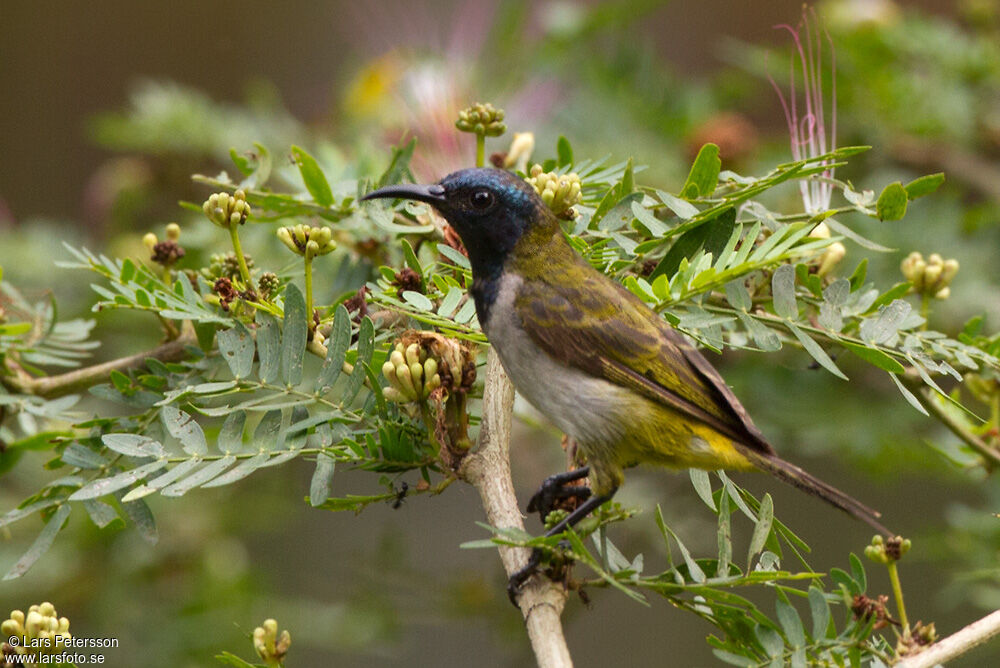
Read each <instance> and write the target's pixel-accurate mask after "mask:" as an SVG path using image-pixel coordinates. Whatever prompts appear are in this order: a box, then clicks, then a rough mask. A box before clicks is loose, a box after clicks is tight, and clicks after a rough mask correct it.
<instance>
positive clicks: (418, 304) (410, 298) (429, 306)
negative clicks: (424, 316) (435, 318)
mask: <svg viewBox="0 0 1000 668" xmlns="http://www.w3.org/2000/svg"><path fill="white" fill-rule="evenodd" d="M400 296H401V297H402V298H403V301H404V302H406V303H407V304H409V305H410V306H412V307H414V308H416V309H417V310H419V311H424V312H427V313H432V312H433V311H434V302H432V301H431V300H430V299H428V298H427V297H426V296H425V295H423V294H422V293H420V292H415V291H413V290H403V294H402V295H400Z"/></svg>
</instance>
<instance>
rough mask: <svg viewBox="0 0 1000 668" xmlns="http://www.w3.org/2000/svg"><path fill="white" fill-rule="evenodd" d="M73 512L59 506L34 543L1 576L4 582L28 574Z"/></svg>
mask: <svg viewBox="0 0 1000 668" xmlns="http://www.w3.org/2000/svg"><path fill="white" fill-rule="evenodd" d="M72 510H73V507H72V506H70V505H69V504H68V503H64V504H63V505H61V506H59V508H58V510H56V512H55V513H53V515H52V517H50V518H49V522H48V524H46V525H45V528H44V529H42V531H41V533H39V534H38V537H37V538H36V539H35V542H34V543H32V544H31V547H29V548H28V550H27V552H25V553H24V554H23V555H22V556H21V558H20V559H18V560H17V563H15V564H14V565H13V566H12V567H11V569H10V570H9V571H7V574H6V575H4V576H3V579H4V580H13V579H15V578H19V577H21V576H22V575H24V574H25V573H27V572H28V569H29V568H31V567H32V566H33V565H34V564H35V562H36V561H38V559H39V558H40V557H41V556H42V555H43V554H45V553H46V552H48V550H49V548H50V547H52V543H53V541H55V539H56V536H57V535H58V534H59V532H60V531H61V530H62V528H63V526H64V525H65V524H66V520H67V519H69V514H70V512H71V511H72Z"/></svg>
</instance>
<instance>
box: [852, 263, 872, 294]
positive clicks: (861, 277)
mask: <svg viewBox="0 0 1000 668" xmlns="http://www.w3.org/2000/svg"><path fill="white" fill-rule="evenodd" d="M867 276H868V258H864V259H863V260H861V262H859V263H858V266H857V267H855V269H854V273H852V274H851V278H850V281H851V292H857V291H858V290H860V289H861V288H862V287H864V284H865V278H866V277H867Z"/></svg>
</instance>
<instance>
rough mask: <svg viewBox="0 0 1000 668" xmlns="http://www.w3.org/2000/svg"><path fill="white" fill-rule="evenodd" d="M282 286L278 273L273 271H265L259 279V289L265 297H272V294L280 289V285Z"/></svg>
mask: <svg viewBox="0 0 1000 668" xmlns="http://www.w3.org/2000/svg"><path fill="white" fill-rule="evenodd" d="M280 286H281V280H280V279H279V278H278V275H277V274H275V273H274V272H271V271H265V272H264V273H263V274H261V275H260V278H259V279H257V289H258V290H259V291H260V296H261V297H262V298H263V299H270V298H271V296H272V295H273V294H274V293H276V292H277V291H278V287H280Z"/></svg>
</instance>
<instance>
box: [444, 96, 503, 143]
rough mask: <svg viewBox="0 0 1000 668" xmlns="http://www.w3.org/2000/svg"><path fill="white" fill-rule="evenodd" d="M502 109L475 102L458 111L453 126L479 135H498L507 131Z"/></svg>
mask: <svg viewBox="0 0 1000 668" xmlns="http://www.w3.org/2000/svg"><path fill="white" fill-rule="evenodd" d="M503 119H504V111H503V109H497V108H495V107H494V106H493V105H492V104H490V103H489V102H487V103H486V104H480V103H478V102H477V103H476V104H474V105H472V106H471V107H468V108H467V109H463V110H461V111H459V112H458V120H456V121H455V127H456V128H458V129H459V130H461V131H462V132H472V133H475V134H477V135H480V136H484V137H485V136H488V137H499V136H500V135H502V134H503V133H504V132H506V131H507V126H506V125H505V124H504V123H503Z"/></svg>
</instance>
